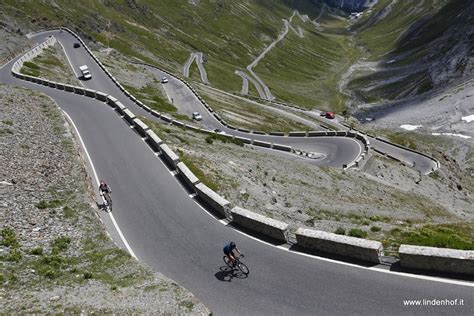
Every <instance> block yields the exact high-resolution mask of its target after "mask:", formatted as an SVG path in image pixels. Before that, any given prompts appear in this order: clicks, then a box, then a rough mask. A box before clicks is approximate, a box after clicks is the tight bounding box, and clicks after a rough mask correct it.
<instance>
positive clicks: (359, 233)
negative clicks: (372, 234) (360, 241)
mask: <svg viewBox="0 0 474 316" xmlns="http://www.w3.org/2000/svg"><path fill="white" fill-rule="evenodd" d="M348 235H349V236H352V237H357V238H365V237H367V232H366V231H363V230H362V229H359V228H352V229H351V230H349V233H348Z"/></svg>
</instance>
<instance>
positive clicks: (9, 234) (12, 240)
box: [0, 228, 20, 248]
mask: <svg viewBox="0 0 474 316" xmlns="http://www.w3.org/2000/svg"><path fill="white" fill-rule="evenodd" d="M1 235H2V241H1V242H0V245H2V246H5V247H12V248H18V247H19V246H20V243H19V242H18V240H17V239H16V234H15V231H14V230H13V229H11V228H4V229H2V232H1Z"/></svg>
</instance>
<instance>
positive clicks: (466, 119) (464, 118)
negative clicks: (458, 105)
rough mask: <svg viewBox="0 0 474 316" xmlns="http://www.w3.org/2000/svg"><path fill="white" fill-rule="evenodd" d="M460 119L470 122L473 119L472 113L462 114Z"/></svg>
mask: <svg viewBox="0 0 474 316" xmlns="http://www.w3.org/2000/svg"><path fill="white" fill-rule="evenodd" d="M461 120H463V121H466V123H470V122H471V121H474V114H472V115H468V116H463V117H461Z"/></svg>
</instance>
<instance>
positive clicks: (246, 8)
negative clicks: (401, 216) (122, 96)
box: [0, 0, 474, 113]
mask: <svg viewBox="0 0 474 316" xmlns="http://www.w3.org/2000/svg"><path fill="white" fill-rule="evenodd" d="M22 3H23V5H21V6H20V5H19V3H18V1H15V0H4V1H2V2H1V4H0V9H1V10H0V16H1V17H2V20H3V21H5V22H4V24H3V25H4V27H7V28H9V29H19V30H20V32H23V33H26V32H27V31H31V30H39V29H43V28H48V27H52V26H67V27H69V28H71V29H73V30H75V31H77V32H78V33H80V34H82V36H83V37H84V38H86V39H87V40H88V42H89V44H92V47H95V48H96V49H101V48H104V47H111V48H114V49H116V50H118V51H120V52H121V53H123V54H125V55H127V56H129V57H134V58H138V59H140V60H143V61H145V62H148V63H151V64H155V65H157V66H160V67H162V68H166V69H168V70H170V71H172V72H174V73H176V74H181V73H183V66H184V65H185V63H186V61H187V60H188V59H189V58H190V56H192V54H194V53H197V52H202V53H203V56H204V57H203V60H204V67H205V70H206V72H207V78H208V80H209V84H210V85H211V86H213V87H215V88H219V89H222V90H226V91H230V92H234V93H242V94H249V95H250V96H254V97H260V98H266V99H273V98H276V99H277V100H279V101H285V102H290V103H296V104H298V105H300V106H303V107H307V108H313V107H317V108H320V109H325V110H334V111H336V112H339V113H345V110H346V107H347V106H348V105H349V106H350V105H351V104H365V103H377V102H385V101H387V100H399V99H402V98H405V97H411V96H416V95H419V94H422V93H424V92H427V91H431V90H433V89H437V88H439V87H444V86H446V85H450V84H451V83H453V82H456V81H459V80H463V79H465V78H470V77H472V76H473V68H474V67H473V58H472V56H473V52H472V51H473V50H472V47H473V41H474V36H473V33H474V27H473V16H474V3H473V2H470V1H463V0H424V1H416V2H412V1H401V0H379V1H375V0H353V1H349V0H344V1H342V0H304V1H303V0H298V1H297V0H280V1H266V0H248V1H225V0H161V1H154V0H127V1H119V0H88V1H75V2H71V1H67V0H55V1H45V0H39V1H24V2H22ZM364 8H367V9H365V10H364V11H363V13H362V14H361V16H360V17H359V18H356V16H354V14H352V15H349V13H351V12H354V11H359V10H363V9H364ZM296 10H298V11H296ZM94 44H95V45H94ZM189 69H190V74H189V75H190V79H189V80H191V81H194V84H196V83H197V82H200V81H201V80H200V77H199V75H198V74H197V69H198V68H197V67H196V66H195V64H193V65H192V66H191V67H190V68H189ZM246 78H247V79H246ZM250 79H251V80H253V82H252V83H251V84H250V85H249V87H248V89H247V91H246V89H245V84H246V80H250Z"/></svg>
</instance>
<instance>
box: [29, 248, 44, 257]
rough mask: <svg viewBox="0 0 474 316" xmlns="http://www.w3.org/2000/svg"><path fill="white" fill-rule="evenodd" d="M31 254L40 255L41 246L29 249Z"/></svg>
mask: <svg viewBox="0 0 474 316" xmlns="http://www.w3.org/2000/svg"><path fill="white" fill-rule="evenodd" d="M30 253H31V254H32V255H35V256H42V255H43V248H42V247H37V248H34V249H32V250H31V252H30Z"/></svg>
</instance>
